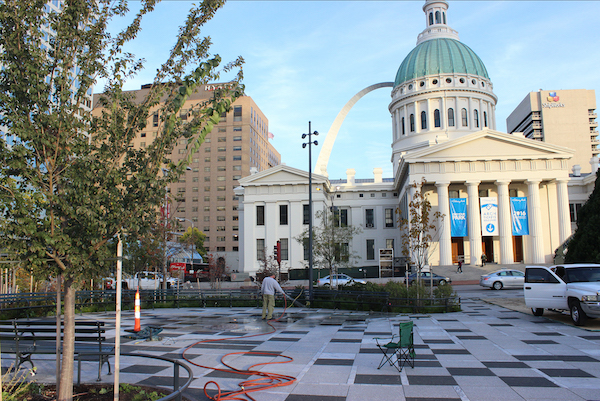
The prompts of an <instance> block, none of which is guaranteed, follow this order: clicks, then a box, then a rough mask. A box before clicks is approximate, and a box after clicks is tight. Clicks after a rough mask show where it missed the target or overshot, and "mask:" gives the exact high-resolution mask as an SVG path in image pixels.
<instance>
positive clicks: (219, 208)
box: [217, 206, 225, 212]
mask: <svg viewBox="0 0 600 401" xmlns="http://www.w3.org/2000/svg"><path fill="white" fill-rule="evenodd" d="M224 211H225V206H217V212H224Z"/></svg>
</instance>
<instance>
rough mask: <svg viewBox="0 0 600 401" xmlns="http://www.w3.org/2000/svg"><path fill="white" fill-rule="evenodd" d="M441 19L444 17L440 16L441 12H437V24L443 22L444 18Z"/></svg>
mask: <svg viewBox="0 0 600 401" xmlns="http://www.w3.org/2000/svg"><path fill="white" fill-rule="evenodd" d="M441 17H442V15H441V14H440V12H439V11H436V12H435V23H436V24H440V23H441V22H442V18H441Z"/></svg>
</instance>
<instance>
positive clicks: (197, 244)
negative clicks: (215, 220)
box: [179, 227, 206, 258]
mask: <svg viewBox="0 0 600 401" xmlns="http://www.w3.org/2000/svg"><path fill="white" fill-rule="evenodd" d="M205 239H206V234H204V233H203V232H202V231H200V230H198V229H197V228H196V227H194V228H192V227H188V228H187V230H186V231H185V233H183V235H182V236H181V237H179V242H181V243H183V244H186V245H187V246H188V247H192V245H193V247H194V249H195V251H196V252H198V253H199V254H200V256H202V257H203V258H204V257H206V249H205V248H204V240H205Z"/></svg>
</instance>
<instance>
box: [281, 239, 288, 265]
mask: <svg viewBox="0 0 600 401" xmlns="http://www.w3.org/2000/svg"><path fill="white" fill-rule="evenodd" d="M279 242H280V243H281V260H289V256H288V255H289V250H288V249H289V248H288V239H287V238H281V239H280V240H279Z"/></svg>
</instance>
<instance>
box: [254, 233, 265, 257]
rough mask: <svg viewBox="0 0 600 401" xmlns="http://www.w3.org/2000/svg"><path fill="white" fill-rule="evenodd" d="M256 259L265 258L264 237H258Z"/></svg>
mask: <svg viewBox="0 0 600 401" xmlns="http://www.w3.org/2000/svg"><path fill="white" fill-rule="evenodd" d="M256 259H257V260H265V240H264V238H257V239H256Z"/></svg>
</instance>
